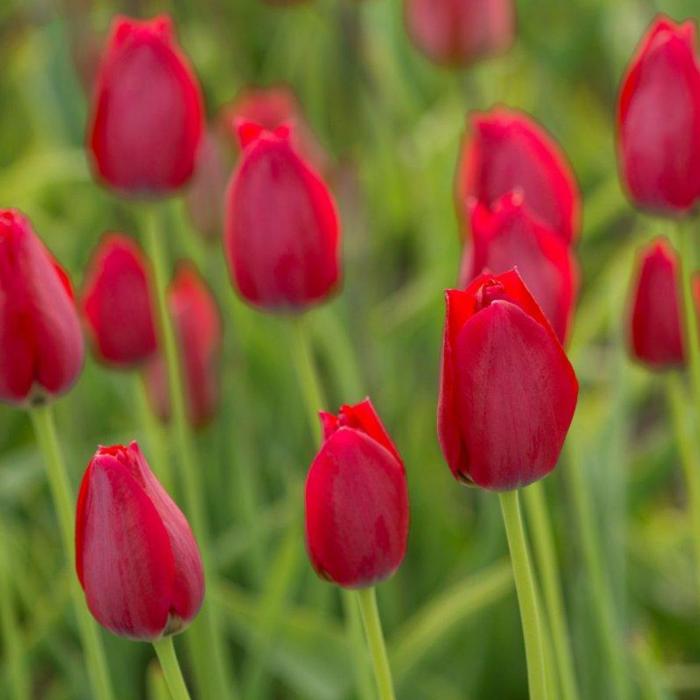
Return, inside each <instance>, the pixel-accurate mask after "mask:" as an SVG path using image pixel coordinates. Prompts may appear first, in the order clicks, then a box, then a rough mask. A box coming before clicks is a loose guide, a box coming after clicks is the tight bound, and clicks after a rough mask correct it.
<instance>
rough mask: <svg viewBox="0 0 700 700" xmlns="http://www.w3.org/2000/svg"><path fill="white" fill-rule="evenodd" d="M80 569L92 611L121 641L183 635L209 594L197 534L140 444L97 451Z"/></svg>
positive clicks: (80, 511) (84, 503) (78, 528)
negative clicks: (123, 639) (204, 598)
mask: <svg viewBox="0 0 700 700" xmlns="http://www.w3.org/2000/svg"><path fill="white" fill-rule="evenodd" d="M75 548H76V570H77V573H78V578H79V579H80V584H81V586H82V587H83V590H84V591H85V599H86V601H87V604H88V607H89V608H90V612H91V613H92V614H93V616H94V617H95V619H96V620H97V621H98V622H99V623H100V624H101V625H103V626H104V627H106V628H107V629H108V630H110V631H112V632H114V634H118V635H120V636H122V637H129V638H130V639H138V640H143V641H155V640H157V639H159V638H161V637H163V636H166V635H169V634H176V633H178V632H181V631H182V630H183V629H184V628H185V627H187V625H188V624H189V623H190V622H191V621H192V619H193V618H194V617H195V615H196V614H197V612H198V611H199V608H200V606H201V604H202V599H203V597H204V573H203V568H202V559H201V556H200V553H199V549H198V547H197V543H196V542H195V539H194V536H193V535H192V530H191V529H190V526H189V525H188V523H187V520H186V519H185V516H184V515H183V514H182V512H181V511H180V509H179V508H178V507H177V505H175V503H174V501H173V500H172V499H171V498H170V496H169V495H168V493H167V492H166V491H165V489H164V488H163V487H162V486H161V485H160V483H159V481H158V479H156V477H155V475H154V474H153V472H152V471H151V469H150V468H149V466H148V464H147V462H146V460H145V458H144V456H143V455H142V454H141V450H140V449H139V446H138V445H137V444H136V443H135V442H132V443H131V445H129V446H128V447H124V446H122V445H115V446H113V447H100V448H99V449H98V450H97V452H96V453H95V455H94V457H93V458H92V460H91V461H90V464H89V465H88V468H87V471H86V472H85V476H83V481H82V484H81V486H80V494H79V496H78V506H77V512H76V525H75Z"/></svg>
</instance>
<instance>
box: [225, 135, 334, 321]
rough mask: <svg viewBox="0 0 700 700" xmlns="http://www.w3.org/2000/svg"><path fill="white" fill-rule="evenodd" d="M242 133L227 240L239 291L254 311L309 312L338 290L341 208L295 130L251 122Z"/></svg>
mask: <svg viewBox="0 0 700 700" xmlns="http://www.w3.org/2000/svg"><path fill="white" fill-rule="evenodd" d="M239 133H240V138H241V146H242V147H243V153H242V154H241V158H240V162H239V164H238V167H237V168H236V170H235V171H234V174H233V176H232V178H231V183H230V185H229V189H228V194H227V211H226V233H225V239H224V248H225V252H226V256H227V258H228V263H229V268H230V271H231V276H232V279H233V283H234V286H235V288H236V289H237V291H238V293H239V294H240V295H241V297H243V299H245V300H246V301H247V302H248V303H250V304H252V305H253V306H257V307H260V308H263V309H265V310H268V311H287V312H300V311H303V310H304V309H305V308H306V307H308V306H310V305H312V304H317V303H319V302H321V301H324V300H325V299H327V298H328V297H329V296H330V295H331V294H332V293H333V292H334V291H335V289H336V288H337V286H338V281H339V277H340V270H339V261H338V253H339V251H338V248H339V245H340V225H339V221H338V215H337V213H336V208H335V203H334V201H333V198H332V196H331V194H330V192H329V190H328V188H327V187H326V185H325V183H324V182H323V181H322V180H321V178H320V177H319V176H318V175H317V174H316V173H315V172H314V170H313V169H312V168H311V167H310V166H309V165H308V164H307V163H306V162H305V161H304V159H303V158H302V157H301V156H300V155H299V154H298V153H297V151H296V150H295V148H294V146H293V145H292V143H291V141H290V136H289V129H288V128H286V127H279V128H277V129H275V131H273V132H270V131H266V130H264V129H262V127H260V126H258V125H256V124H253V123H250V122H245V123H242V124H241V125H240V129H239Z"/></svg>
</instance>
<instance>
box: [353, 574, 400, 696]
mask: <svg viewBox="0 0 700 700" xmlns="http://www.w3.org/2000/svg"><path fill="white" fill-rule="evenodd" d="M357 599H358V601H359V603H360V611H361V612H362V622H363V623H364V626H365V634H366V636H367V646H368V647H369V653H370V656H371V657H372V663H373V664H374V675H375V678H376V680H377V690H378V692H379V700H394V698H395V695H394V681H393V680H392V678H391V668H390V667H389V657H388V656H387V653H386V644H385V642H384V633H383V632H382V622H381V619H380V618H379V609H378V608H377V595H376V593H375V589H374V586H370V587H369V588H360V589H359V590H358V591H357Z"/></svg>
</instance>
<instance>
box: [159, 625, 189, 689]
mask: <svg viewBox="0 0 700 700" xmlns="http://www.w3.org/2000/svg"><path fill="white" fill-rule="evenodd" d="M153 648H154V649H155V650H156V654H157V655H158V661H160V667H161V668H162V669H163V675H164V676H165V682H166V683H167V684H168V689H169V690H170V697H171V698H172V700H190V694H189V691H188V690H187V686H186V685H185V679H184V678H183V677H182V671H181V670H180V664H179V663H178V660H177V655H176V654H175V646H174V645H173V638H172V636H167V637H163V638H162V639H159V640H158V641H156V642H153Z"/></svg>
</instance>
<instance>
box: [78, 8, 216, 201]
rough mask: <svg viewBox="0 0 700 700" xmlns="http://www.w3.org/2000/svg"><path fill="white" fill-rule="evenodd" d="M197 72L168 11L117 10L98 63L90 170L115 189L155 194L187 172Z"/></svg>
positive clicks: (195, 142) (198, 117)
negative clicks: (149, 14)
mask: <svg viewBox="0 0 700 700" xmlns="http://www.w3.org/2000/svg"><path fill="white" fill-rule="evenodd" d="M203 121H204V119H203V106H202V96H201V94H200V90H199V85H198V83H197V79H196V77H195V75H194V73H193V71H192V69H191V67H190V65H189V63H188V62H187V59H186V58H185V56H184V55H183V54H182V52H181V51H180V49H179V47H178V45H177V43H176V41H175V37H174V36H173V28H172V23H171V21H170V18H169V17H166V16H162V17H156V18H155V19H152V20H149V21H143V22H142V21H138V20H132V19H128V18H125V17H118V18H117V19H116V20H115V21H114V23H113V24H112V29H111V34H110V38H109V40H108V42H107V47H106V49H105V51H104V54H103V56H102V61H101V63H100V67H99V71H98V76H97V81H96V86H95V91H94V95H93V100H92V118H91V122H90V128H89V136H88V147H89V151H90V155H91V160H92V166H93V170H94V172H95V174H96V176H97V177H98V178H99V179H100V180H102V181H103V182H104V183H105V184H106V185H108V186H110V187H113V188H114V189H116V190H119V191H120V192H122V193H123V194H127V195H132V196H141V197H158V196H164V195H168V194H170V193H171V192H172V191H173V190H176V189H178V188H180V187H182V185H184V184H185V183H186V182H187V181H188V180H189V179H190V176H191V175H192V172H193V170H194V165H195V158H196V155H197V149H198V147H199V142H200V140H201V137H202V130H203Z"/></svg>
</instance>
